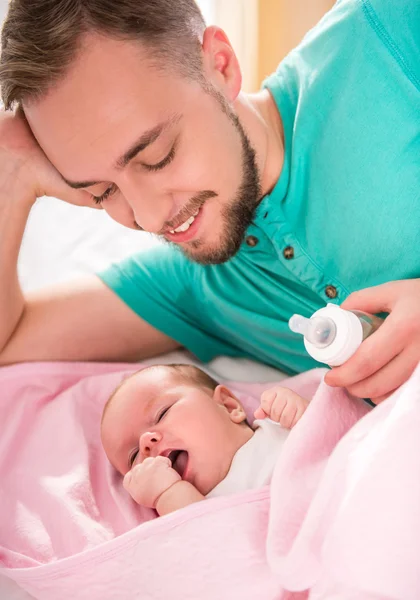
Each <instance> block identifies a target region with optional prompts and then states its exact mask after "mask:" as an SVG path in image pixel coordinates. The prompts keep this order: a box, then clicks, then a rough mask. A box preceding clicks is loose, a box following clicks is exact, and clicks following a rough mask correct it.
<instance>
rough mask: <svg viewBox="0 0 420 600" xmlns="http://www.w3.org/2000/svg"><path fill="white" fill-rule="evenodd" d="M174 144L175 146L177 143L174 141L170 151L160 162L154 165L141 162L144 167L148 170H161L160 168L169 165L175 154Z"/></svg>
mask: <svg viewBox="0 0 420 600" xmlns="http://www.w3.org/2000/svg"><path fill="white" fill-rule="evenodd" d="M176 146H177V143H176V142H175V144H174V145H173V146H172V148H171V150H170V152H169V153H168V154H167V155H166V156H165V158H164V159H163V160H161V161H160V162H158V163H156V164H155V165H147V164H146V163H142V164H143V167H144V168H145V169H147V170H148V171H161V170H162V169H164V168H165V167H167V166H168V165H170V164H171V162H172V161H173V160H174V158H175V154H176Z"/></svg>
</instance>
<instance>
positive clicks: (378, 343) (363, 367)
mask: <svg viewBox="0 0 420 600" xmlns="http://www.w3.org/2000/svg"><path fill="white" fill-rule="evenodd" d="M403 348H404V331H403V330H402V329H400V328H398V327H397V326H396V325H395V317H394V316H393V315H392V314H391V315H390V316H389V317H388V318H387V319H386V321H385V322H384V324H383V325H381V327H379V329H378V330H377V331H375V333H373V334H372V335H371V336H370V337H368V338H367V339H366V340H365V341H364V342H363V343H362V345H361V346H360V348H359V349H358V350H357V352H356V353H355V354H354V355H353V356H352V357H351V358H349V360H348V361H347V362H345V363H344V364H343V365H342V366H340V367H334V368H333V369H332V371H330V372H329V373H327V374H326V376H325V383H326V384H327V385H331V386H339V387H346V388H348V387H349V386H351V385H354V384H355V383H357V382H358V381H363V380H364V379H366V378H367V377H370V376H371V375H373V374H374V373H375V372H376V371H378V370H379V369H381V368H382V367H383V366H384V365H386V364H387V363H389V362H390V361H391V360H392V359H393V358H394V356H397V355H398V354H399V353H400V352H401V351H402V350H403Z"/></svg>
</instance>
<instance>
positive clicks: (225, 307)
mask: <svg viewBox="0 0 420 600" xmlns="http://www.w3.org/2000/svg"><path fill="white" fill-rule="evenodd" d="M264 85H265V86H266V87H267V88H268V89H269V90H270V92H271V94H272V95H273V97H274V99H275V102H276V104H277V106H278V109H279V112H280V115H281V117H282V120H283V125H284V131H285V144H286V148H285V150H286V152H285V162H284V166H283V169H282V173H281V176H280V179H279V181H278V182H277V184H276V186H275V188H274V189H273V190H272V192H271V193H270V194H269V195H267V196H266V197H265V198H264V199H263V200H262V202H261V204H260V206H259V208H258V211H257V215H256V218H255V222H254V223H253V224H252V225H251V226H250V228H249V230H248V231H247V236H246V238H245V241H244V243H243V244H242V247H241V249H240V251H239V252H238V254H237V255H236V256H235V257H234V258H233V259H232V260H230V261H229V262H227V263H225V264H222V265H214V266H204V267H203V266H200V265H197V264H194V263H192V262H189V261H188V260H187V259H186V258H185V257H184V256H183V255H182V254H181V252H180V251H179V250H178V249H177V248H175V247H170V246H168V245H162V246H158V247H156V248H154V249H151V250H150V249H149V250H147V251H144V252H142V253H140V254H138V255H135V256H133V257H131V258H129V259H128V260H125V261H123V262H121V263H120V264H116V265H113V266H111V267H110V268H109V269H108V270H107V271H105V272H103V273H101V274H100V277H101V278H102V280H103V281H104V282H105V283H106V284H107V285H108V286H109V287H110V288H111V289H113V290H114V291H115V293H116V294H118V295H119V296H120V297H121V298H122V300H123V301H124V302H126V303H127V304H128V305H129V306H130V307H131V309H132V310H133V311H135V312H136V313H137V314H138V315H139V316H141V317H142V318H143V319H145V320H147V321H148V322H150V323H151V324H152V325H153V326H155V327H156V328H158V329H160V330H162V331H164V332H165V333H166V334H167V335H169V336H171V337H172V338H174V339H176V340H177V341H179V342H180V343H181V344H182V345H184V346H186V347H187V348H188V349H189V350H191V351H192V352H193V353H194V354H196V355H197V356H198V357H199V358H200V359H202V360H203V361H208V360H210V359H211V358H213V357H214V356H216V355H218V354H227V355H230V356H243V357H251V358H255V359H257V360H260V361H263V362H265V363H267V364H269V365H273V366H276V367H279V368H281V369H283V370H285V371H287V372H290V373H295V372H300V371H303V370H305V369H309V368H311V367H313V366H315V365H316V364H317V363H315V361H313V360H312V359H311V358H310V357H309V356H308V355H307V354H306V352H305V349H304V346H303V342H302V339H301V337H300V336H297V335H295V334H293V333H292V332H291V331H290V330H289V328H288V324H287V323H288V319H289V318H290V316H291V315H292V314H293V313H295V312H298V313H301V314H302V315H305V316H310V315H311V314H312V313H313V312H314V311H315V310H317V309H318V308H320V307H321V306H323V305H325V303H326V302H328V301H330V302H335V303H341V302H342V301H343V300H344V299H345V298H346V297H347V296H348V294H349V293H350V292H352V291H354V290H357V289H362V288H366V287H370V286H374V285H377V284H380V283H384V282H386V281H390V280H396V279H407V278H417V277H420V2H419V1H418V0H399V1H398V2H396V1H395V0H341V1H339V2H337V4H336V5H335V7H334V8H333V10H332V11H330V12H329V13H328V14H327V15H326V16H325V17H324V18H323V19H322V21H321V22H320V23H319V24H318V25H317V26H316V27H315V28H314V29H313V30H312V31H311V32H309V34H308V35H307V36H306V37H305V39H304V40H303V42H302V43H301V44H300V45H299V46H298V48H296V49H295V50H294V51H293V52H292V53H291V54H290V55H289V56H288V57H287V58H286V59H285V60H284V61H283V62H282V63H281V64H280V66H279V67H278V70H277V72H276V73H275V74H273V75H272V76H271V77H269V78H268V79H267V81H266V82H265V83H264Z"/></svg>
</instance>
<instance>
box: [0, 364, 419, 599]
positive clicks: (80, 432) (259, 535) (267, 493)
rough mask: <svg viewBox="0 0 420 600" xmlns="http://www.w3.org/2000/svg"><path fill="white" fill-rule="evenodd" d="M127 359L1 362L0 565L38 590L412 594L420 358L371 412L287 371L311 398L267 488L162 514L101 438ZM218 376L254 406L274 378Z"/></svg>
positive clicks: (56, 593) (184, 595)
mask: <svg viewBox="0 0 420 600" xmlns="http://www.w3.org/2000/svg"><path fill="white" fill-rule="evenodd" d="M137 368H138V365H135V366H133V365H108V364H107V365H104V364H102V365H101V364H78V363H73V364H65V363H53V364H50V363H41V364H31V365H18V366H13V367H6V368H3V369H1V370H0V417H1V423H2V433H1V436H0V448H1V452H0V477H1V493H0V498H1V503H0V508H1V516H0V565H1V566H0V572H1V573H3V574H5V575H7V576H8V577H10V578H12V579H14V580H15V581H16V582H17V583H18V584H19V585H21V586H22V587H23V588H24V589H26V590H27V591H28V592H29V593H30V594H32V595H33V596H34V597H35V598H39V599H40V600H57V598H60V600H70V599H72V600H73V599H74V598H77V599H78V600H85V599H86V600H88V599H89V600H108V599H109V600H111V599H112V600H115V599H117V600H118V599H121V600H127V599H128V598H130V599H131V598H141V599H145V600H147V599H149V598H150V599H153V600H168V598H171V599H172V600H177V599H179V600H181V599H182V600H197V599H200V600H210V599H211V600H214V599H215V598H221V599H223V598H226V599H227V598H241V600H255V598H264V599H265V600H286V599H289V598H290V599H291V598H293V599H296V600H300V599H304V598H314V599H315V598H327V597H328V598H340V599H341V598H343V599H344V598H346V594H345V590H351V591H352V592H351V593H352V594H353V595H352V596H351V597H352V598H353V597H357V598H360V599H363V598H392V599H398V600H399V599H401V600H411V599H412V600H415V599H416V600H418V598H420V569H419V568H418V556H419V553H420V544H419V541H418V540H420V510H419V506H420V477H419V474H420V435H419V431H420V369H418V370H417V371H416V373H415V374H414V375H413V376H412V378H411V380H410V381H409V382H407V384H406V385H405V386H403V387H402V388H401V389H400V390H399V391H397V392H396V393H395V394H394V395H393V396H392V397H391V398H390V399H389V400H387V401H386V402H384V403H383V404H382V405H380V406H379V407H377V408H376V409H375V410H373V411H369V408H368V407H367V406H366V404H364V403H363V402H362V401H360V400H356V399H352V398H350V397H349V396H348V395H347V394H346V393H345V392H344V391H342V390H335V389H332V388H329V387H328V386H326V385H325V384H324V383H323V375H324V371H323V370H315V371H311V372H309V373H306V374H303V375H300V376H298V377H295V378H292V379H289V380H285V381H283V382H282V385H284V386H287V387H290V388H292V389H294V390H295V391H297V392H299V393H301V394H302V395H303V396H305V397H308V398H312V397H313V400H312V402H311V404H310V406H309V408H308V410H307V411H306V413H305V415H304V416H303V418H302V419H301V421H300V422H299V424H298V425H297V426H296V427H295V428H294V429H293V430H292V432H291V434H290V436H289V438H288V440H287V443H286V445H285V447H284V451H283V453H282V454H281V455H280V457H279V460H278V463H277V465H276V469H275V472H274V475H273V480H272V485H271V488H270V489H269V488H263V489H261V490H254V491H250V492H247V493H245V494H237V495H233V496H229V497H225V498H215V499H211V500H210V499H209V500H205V501H203V502H200V503H197V504H194V505H192V506H190V507H187V508H185V509H183V510H180V511H177V512H175V513H172V514H170V515H168V516H166V517H163V518H158V519H157V518H155V513H154V512H153V511H151V510H149V509H144V508H141V507H139V506H137V505H136V504H135V503H134V502H132V501H131V499H130V498H129V497H128V496H127V494H126V493H125V491H124V490H123V488H122V481H121V477H120V476H119V475H117V474H116V473H115V472H114V471H113V469H112V468H111V467H110V465H108V463H107V460H106V457H105V455H104V453H103V451H102V448H101V444H100V438H99V422H100V416H101V412H102V407H103V405H104V403H105V402H106V400H107V398H108V397H109V394H110V392H111V391H112V389H113V388H114V387H115V386H116V385H117V383H119V381H120V380H121V379H122V377H124V376H125V375H126V374H127V373H130V372H132V371H134V370H136V369H137ZM228 385H230V387H232V388H233V389H234V390H235V391H236V392H237V394H238V395H239V396H240V398H241V399H242V401H243V402H244V404H245V406H246V408H247V409H248V411H249V412H250V414H251V413H252V411H253V409H254V408H255V407H256V406H257V404H258V398H259V396H260V394H261V392H262V391H263V390H264V389H266V388H268V387H271V386H272V385H273V384H265V385H258V384H252V385H250V384H228ZM322 590H333V592H332V595H330V596H329V595H328V592H325V593H324V591H322ZM337 590H338V592H337ZM349 597H350V595H349Z"/></svg>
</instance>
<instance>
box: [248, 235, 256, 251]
mask: <svg viewBox="0 0 420 600" xmlns="http://www.w3.org/2000/svg"><path fill="white" fill-rule="evenodd" d="M258 241H259V240H258V238H257V237H255V235H249V236H248V237H247V238H246V239H245V243H246V245H247V246H250V247H251V248H254V247H255V246H256V245H257V244H258Z"/></svg>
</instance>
